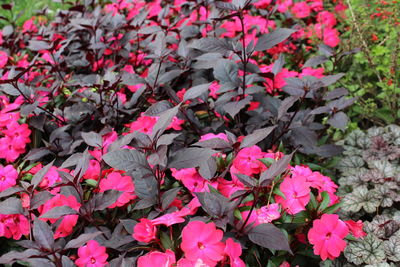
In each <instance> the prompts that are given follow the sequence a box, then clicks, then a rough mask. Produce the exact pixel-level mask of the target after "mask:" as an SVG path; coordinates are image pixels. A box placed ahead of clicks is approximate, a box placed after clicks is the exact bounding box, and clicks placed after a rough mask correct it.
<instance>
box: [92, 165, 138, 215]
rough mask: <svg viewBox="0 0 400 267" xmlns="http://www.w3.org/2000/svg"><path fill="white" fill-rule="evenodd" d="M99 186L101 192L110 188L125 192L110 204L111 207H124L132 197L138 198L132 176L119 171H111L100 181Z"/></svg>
mask: <svg viewBox="0 0 400 267" xmlns="http://www.w3.org/2000/svg"><path fill="white" fill-rule="evenodd" d="M99 187H100V192H104V191H106V190H110V189H113V190H117V191H121V192H124V193H122V195H121V196H120V197H119V198H118V199H117V201H116V202H115V203H114V204H111V205H110V206H109V208H110V209H112V208H115V207H122V206H124V205H125V204H126V203H129V202H130V201H131V200H132V199H135V198H136V195H135V193H134V192H135V186H134V184H133V181H132V178H131V177H130V176H121V174H120V173H119V172H112V173H110V174H109V175H108V176H107V178H105V179H102V180H101V181H100V184H99Z"/></svg>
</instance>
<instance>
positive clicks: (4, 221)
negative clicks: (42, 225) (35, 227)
mask: <svg viewBox="0 0 400 267" xmlns="http://www.w3.org/2000/svg"><path fill="white" fill-rule="evenodd" d="M29 227H30V226H29V221H28V219H27V218H26V217H25V216H23V215H21V214H11V215H4V214H0V236H4V237H6V238H13V239H15V240H18V239H20V238H21V237H22V235H28V234H29V230H30V228H29Z"/></svg>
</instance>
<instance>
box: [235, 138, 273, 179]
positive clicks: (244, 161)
mask: <svg viewBox="0 0 400 267" xmlns="http://www.w3.org/2000/svg"><path fill="white" fill-rule="evenodd" d="M262 158H264V153H263V152H262V151H261V148H259V147H258V146H256V145H254V146H251V147H246V148H243V149H242V150H240V151H239V153H238V154H237V155H236V158H235V159H234V160H233V162H232V163H233V167H235V169H237V170H238V171H239V172H240V173H242V174H245V175H248V176H251V175H252V174H255V173H260V172H261V171H262V170H263V169H266V167H265V165H264V164H263V163H261V161H259V159H262Z"/></svg>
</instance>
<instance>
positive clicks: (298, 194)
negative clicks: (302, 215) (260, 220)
mask: <svg viewBox="0 0 400 267" xmlns="http://www.w3.org/2000/svg"><path fill="white" fill-rule="evenodd" d="M280 190H281V191H282V193H283V194H284V195H285V198H282V197H281V196H276V202H277V203H280V204H281V205H282V208H283V209H285V210H286V211H287V213H289V214H292V215H293V214H297V213H299V212H300V211H302V210H305V209H306V208H305V207H306V205H307V204H308V202H309V201H310V186H309V184H308V183H307V181H306V179H305V177H303V176H299V177H295V178H289V177H286V178H285V179H284V180H283V182H282V183H281V185H280Z"/></svg>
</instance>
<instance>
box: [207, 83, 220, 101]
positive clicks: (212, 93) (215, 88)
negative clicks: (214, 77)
mask: <svg viewBox="0 0 400 267" xmlns="http://www.w3.org/2000/svg"><path fill="white" fill-rule="evenodd" d="M220 87H221V86H220V85H219V83H218V82H216V81H214V82H212V83H211V84H210V87H209V88H208V89H209V90H210V96H211V97H212V98H214V99H217V98H218V93H217V92H218V90H219V88H220Z"/></svg>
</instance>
